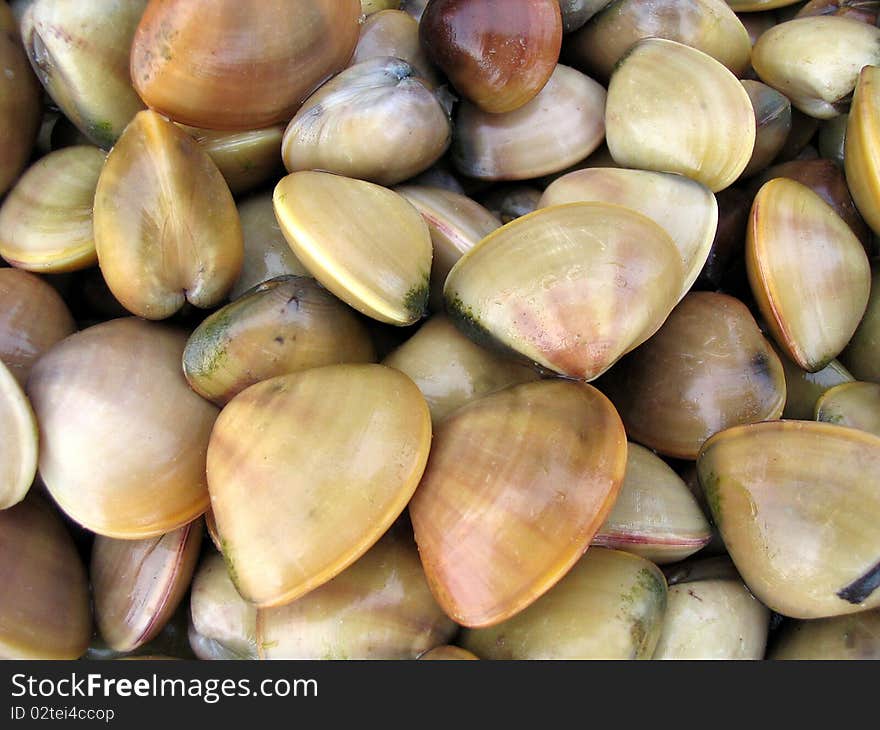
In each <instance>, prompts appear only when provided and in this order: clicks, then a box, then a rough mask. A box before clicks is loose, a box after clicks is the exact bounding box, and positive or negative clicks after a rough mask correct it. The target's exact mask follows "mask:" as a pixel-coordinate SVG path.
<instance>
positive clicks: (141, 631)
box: [89, 520, 203, 652]
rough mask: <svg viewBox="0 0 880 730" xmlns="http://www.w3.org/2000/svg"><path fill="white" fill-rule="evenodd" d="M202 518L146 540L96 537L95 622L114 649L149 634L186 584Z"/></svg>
mask: <svg viewBox="0 0 880 730" xmlns="http://www.w3.org/2000/svg"><path fill="white" fill-rule="evenodd" d="M202 529H203V527H202V522H201V520H196V521H195V522H191V523H190V524H188V525H185V526H183V527H181V528H179V529H177V530H173V531H172V532H169V533H167V534H165V535H161V536H159V537H152V538H148V539H146V540H117V539H114V538H111V537H102V536H101V535H99V536H98V537H96V538H95V543H94V545H93V547H92V562H91V568H90V571H89V572H90V577H91V583H92V594H93V596H94V600H95V621H96V623H97V624H98V630H99V631H100V632H101V637H102V638H103V639H104V641H106V642H107V644H108V646H110V647H111V648H112V649H114V650H116V651H123V652H128V651H133V650H134V649H137V648H138V647H140V646H143V645H144V644H146V643H147V642H149V641H150V640H151V639H153V638H154V637H155V636H156V635H157V634H158V633H159V632H160V631H161V630H162V628H163V627H164V626H165V624H166V623H167V622H168V620H169V619H170V618H171V615H172V614H173V613H174V612H175V611H176V610H177V607H178V605H179V604H180V602H181V600H182V599H183V596H184V594H185V593H186V591H187V590H188V589H189V584H190V581H191V580H192V575H193V571H194V570H195V567H196V561H197V560H198V556H199V547H200V546H201V543H202Z"/></svg>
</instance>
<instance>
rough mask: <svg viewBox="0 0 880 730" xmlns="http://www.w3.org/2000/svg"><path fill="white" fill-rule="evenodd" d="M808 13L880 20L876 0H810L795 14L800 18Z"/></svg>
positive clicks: (868, 21) (873, 22) (866, 20)
mask: <svg viewBox="0 0 880 730" xmlns="http://www.w3.org/2000/svg"><path fill="white" fill-rule="evenodd" d="M810 15H837V16H839V17H843V18H851V19H852V20H859V21H861V22H862V23H868V24H869V25H877V22H878V20H880V2H876V0H810V2H808V3H807V4H806V5H804V6H803V7H802V8H801V9H800V10H799V11H798V14H797V17H799V18H801V17H804V16H810Z"/></svg>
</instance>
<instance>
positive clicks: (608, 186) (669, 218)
mask: <svg viewBox="0 0 880 730" xmlns="http://www.w3.org/2000/svg"><path fill="white" fill-rule="evenodd" d="M580 201H583V202H592V201H596V202H603V203H614V204H616V205H622V206H624V207H626V208H630V209H632V210H635V211H637V212H639V213H641V214H642V215H645V216H647V217H648V218H651V219H652V220H653V221H654V222H656V223H657V224H658V225H659V226H660V227H661V228H662V229H663V230H664V231H666V232H667V233H668V234H669V236H670V238H672V241H673V243H675V245H676V247H678V250H679V252H680V255H681V262H682V264H683V265H684V270H685V272H686V274H685V277H684V283H683V284H682V287H681V291H680V294H679V299H680V298H681V297H683V296H684V295H685V294H687V292H688V291H689V290H690V288H691V286H692V285H693V283H694V281H696V279H697V276H699V274H700V271H701V270H702V268H703V266H704V265H705V263H706V258H707V257H708V255H709V250H710V249H711V247H712V241H713V240H714V237H715V232H716V229H717V226H718V203H717V202H716V201H715V196H714V195H713V194H712V191H711V190H709V189H708V188H707V187H706V186H705V185H701V184H700V183H698V182H695V181H693V180H688V179H687V178H685V177H682V176H681V175H669V174H666V173H661V172H647V171H644V170H621V169H614V168H602V167H595V168H590V169H586V170H576V171H575V172H570V173H568V174H567V175H563V176H562V177H560V178H558V179H557V180H555V181H554V182H552V183H551V184H550V185H549V186H548V187H547V189H546V190H544V194H543V195H542V196H541V199H540V201H539V202H538V207H539V208H546V207H548V206H551V205H562V204H564V203H575V202H580Z"/></svg>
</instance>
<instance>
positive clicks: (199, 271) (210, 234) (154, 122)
mask: <svg viewBox="0 0 880 730" xmlns="http://www.w3.org/2000/svg"><path fill="white" fill-rule="evenodd" d="M94 234H95V248H96V250H97V253H98V262H99V263H100V265H101V272H102V273H103V275H104V278H105V279H106V281H107V285H108V286H109V287H110V290H111V291H112V292H113V295H114V296H115V297H116V298H117V299H118V300H119V301H120V302H121V303H122V304H123V305H124V306H125V308H126V309H128V311H130V312H131V313H132V314H136V315H138V316H139V317H145V318H146V319H164V318H165V317H169V316H171V315H172V314H174V313H175V312H176V311H177V310H178V309H180V308H181V307H182V306H183V305H184V303H185V302H190V303H191V304H194V305H195V306H197V307H211V306H214V305H216V304H219V303H220V302H221V301H222V300H223V298H224V297H225V296H226V294H227V293H228V292H229V290H230V288H231V287H232V284H233V282H234V281H235V279H236V278H237V277H238V274H239V272H240V271H241V264H242V258H243V243H242V233H241V225H240V223H239V219H238V213H237V211H236V209H235V202H234V201H233V199H232V195H231V194H230V192H229V188H228V186H227V185H226V182H225V181H224V180H223V176H222V175H221V174H220V171H219V170H218V169H217V166H216V165H215V164H214V163H213V162H212V161H211V158H210V157H208V155H207V154H206V153H205V152H203V151H202V150H201V149H200V148H199V146H198V145H197V144H196V142H195V141H194V140H193V139H192V138H191V137H190V136H189V135H187V134H186V133H185V132H184V131H183V130H181V129H179V128H178V127H176V126H175V125H174V124H172V123H171V122H169V121H167V120H166V119H164V118H163V117H161V116H160V115H159V114H157V113H156V112H153V111H143V112H140V113H138V114H137V116H135V118H134V119H133V120H132V122H131V124H129V125H128V127H126V129H125V132H124V133H123V135H122V136H121V137H120V138H119V141H118V142H117V143H116V145H115V146H114V147H113V150H112V151H111V152H110V154H109V156H108V157H107V162H106V163H105V164H104V167H103V169H102V170H101V175H100V177H99V178H98V187H97V190H96V192H95V209H94Z"/></svg>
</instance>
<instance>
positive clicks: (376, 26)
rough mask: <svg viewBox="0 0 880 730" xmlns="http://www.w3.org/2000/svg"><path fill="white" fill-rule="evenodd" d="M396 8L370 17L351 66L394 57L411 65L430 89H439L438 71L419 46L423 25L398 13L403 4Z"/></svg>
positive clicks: (409, 16)
mask: <svg viewBox="0 0 880 730" xmlns="http://www.w3.org/2000/svg"><path fill="white" fill-rule="evenodd" d="M393 5H394V7H393V8H391V7H389V8H385V9H381V10H379V12H377V13H375V14H370V15H368V16H367V19H366V20H365V21H364V22H363V25H361V34H360V37H359V38H358V42H357V47H356V48H355V49H354V54H353V55H352V57H351V61H349V64H348V65H349V66H354V65H355V64H358V63H363V62H364V61H368V60H370V59H371V58H380V57H382V56H394V57H395V58H399V59H401V60H403V61H406V62H407V63H408V64H410V66H412V67H413V69H414V70H415V75H416V76H417V77H418V78H420V79H422V80H423V81H425V82H426V83H427V84H428V85H429V87H435V86H438V85H439V77H438V74H437V71H436V69H435V68H434V65H433V64H432V63H431V61H430V60H428V56H427V54H426V53H425V49H424V48H422V44H421V43H420V42H419V21H418V20H416V19H415V18H413V16H412V15H410V14H409V13H405V12H404V11H403V10H398V9H397V7H398V6H399V5H400V3H399V2H396V3H393Z"/></svg>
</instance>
